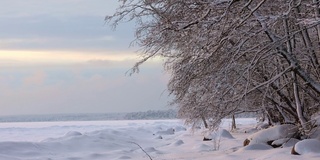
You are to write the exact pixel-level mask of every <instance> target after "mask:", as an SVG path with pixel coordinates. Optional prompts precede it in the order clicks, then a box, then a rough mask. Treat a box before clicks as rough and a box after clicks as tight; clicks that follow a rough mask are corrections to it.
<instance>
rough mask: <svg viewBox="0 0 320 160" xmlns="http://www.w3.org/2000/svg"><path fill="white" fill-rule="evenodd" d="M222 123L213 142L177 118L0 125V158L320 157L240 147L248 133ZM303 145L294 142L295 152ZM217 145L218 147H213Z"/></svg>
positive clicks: (246, 122)
mask: <svg viewBox="0 0 320 160" xmlns="http://www.w3.org/2000/svg"><path fill="white" fill-rule="evenodd" d="M224 121H229V120H224ZM237 123H238V128H239V130H243V131H244V130H249V129H250V128H254V127H255V124H256V121H255V119H237ZM223 124H225V125H223V126H221V128H222V129H221V130H220V131H218V132H217V133H221V137H224V138H222V139H221V141H216V142H214V141H202V139H203V136H204V133H203V130H202V129H200V130H194V131H193V132H191V131H190V128H191V126H184V123H183V122H182V121H180V120H139V121H138V120H134V121H90V122H88V121H86V122H83V121H82V122H41V123H36V122H32V123H31V122H29V123H0V137H1V139H0V160H128V159H132V160H133V159H134V160H144V159H149V158H148V156H147V155H146V154H145V152H147V153H148V154H149V155H150V156H151V157H152V158H153V159H154V160H158V159H159V160H160V159H161V160H173V159H174V160H195V159H197V160H212V157H214V159H215V160H225V159H228V160H239V159H259V160H267V159H268V160H269V159H283V160H285V159H308V160H318V159H319V158H320V155H318V154H311V155H310V154H303V155H299V156H295V155H291V154H290V151H291V147H284V148H272V147H270V146H268V145H266V144H252V145H249V146H246V147H243V146H242V142H243V140H244V139H245V138H246V137H248V136H249V135H250V134H251V133H245V132H232V133H231V134H232V137H233V138H230V137H228V136H230V135H229V134H230V133H229V132H227V131H228V130H227V129H228V128H229V125H228V123H223ZM154 133H162V134H161V135H156V134H154ZM227 133H229V134H227ZM226 135H228V136H226ZM160 137H161V138H160ZM308 143H309V144H311V145H313V146H316V145H317V144H313V143H311V142H308ZM302 144H303V143H302V142H301V144H298V143H297V145H296V147H297V150H298V151H300V150H301V146H300V145H302ZM217 145H219V149H216V148H215V146H217ZM139 146H140V147H141V148H140V147H139ZM304 147H305V146H303V147H302V148H304ZM316 147H317V146H316ZM143 150H144V151H145V152H144V151H143ZM308 151H313V150H311V149H309V150H308ZM300 152H301V151H300Z"/></svg>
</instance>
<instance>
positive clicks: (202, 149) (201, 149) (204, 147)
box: [192, 144, 212, 152]
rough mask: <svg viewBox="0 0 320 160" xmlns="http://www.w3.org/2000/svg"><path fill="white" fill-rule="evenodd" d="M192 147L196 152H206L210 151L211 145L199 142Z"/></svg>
mask: <svg viewBox="0 0 320 160" xmlns="http://www.w3.org/2000/svg"><path fill="white" fill-rule="evenodd" d="M192 149H194V150H196V151H198V152H207V151H212V147H211V146H209V145H206V144H199V145H196V146H194V147H193V148H192Z"/></svg>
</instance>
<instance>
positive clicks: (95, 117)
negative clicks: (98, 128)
mask: <svg viewBox="0 0 320 160" xmlns="http://www.w3.org/2000/svg"><path fill="white" fill-rule="evenodd" d="M176 115H177V112H176V111H175V110H172V109H169V110H161V111H153V110H149V111H146V112H131V113H81V114H45V115H14V116H0V122H51V121H104V120H139V119H141V120H143V119H154V120H155V119H175V118H176V117H177V116H176Z"/></svg>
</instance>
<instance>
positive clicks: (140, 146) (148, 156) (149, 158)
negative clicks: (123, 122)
mask: <svg viewBox="0 0 320 160" xmlns="http://www.w3.org/2000/svg"><path fill="white" fill-rule="evenodd" d="M130 143H133V144H135V145H137V146H138V147H139V148H140V149H141V150H142V151H143V152H144V153H145V154H146V155H147V156H148V157H149V159H150V160H152V157H151V156H150V155H149V154H148V153H147V152H146V151H145V150H144V149H143V148H142V147H141V146H140V145H139V144H138V143H136V142H130Z"/></svg>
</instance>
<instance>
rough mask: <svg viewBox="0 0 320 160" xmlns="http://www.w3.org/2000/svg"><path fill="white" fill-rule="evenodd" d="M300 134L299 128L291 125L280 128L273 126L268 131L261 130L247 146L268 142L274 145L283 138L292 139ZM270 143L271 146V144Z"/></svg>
mask: <svg viewBox="0 0 320 160" xmlns="http://www.w3.org/2000/svg"><path fill="white" fill-rule="evenodd" d="M297 132H298V127H296V126H295V125H291V124H283V125H278V126H273V127H270V128H268V129H264V130H260V131H258V132H256V133H254V134H252V135H251V136H249V137H248V138H247V139H246V140H247V142H248V141H249V142H248V143H247V144H259V143H264V144H267V143H268V142H269V143H270V142H271V143H272V142H273V141H275V140H278V139H282V138H291V137H293V136H294V135H295V134H296V133H297ZM271 143H270V144H271Z"/></svg>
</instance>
